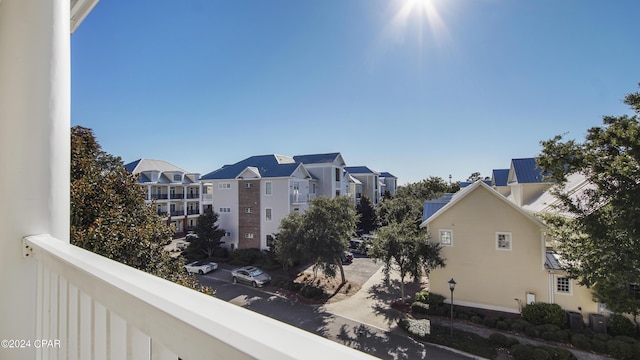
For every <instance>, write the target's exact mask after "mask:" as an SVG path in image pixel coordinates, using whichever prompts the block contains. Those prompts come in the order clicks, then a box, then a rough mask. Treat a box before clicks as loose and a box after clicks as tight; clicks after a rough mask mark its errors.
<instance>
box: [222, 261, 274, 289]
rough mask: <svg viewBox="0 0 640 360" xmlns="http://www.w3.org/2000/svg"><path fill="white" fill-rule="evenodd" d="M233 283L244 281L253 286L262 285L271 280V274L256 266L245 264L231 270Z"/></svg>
mask: <svg viewBox="0 0 640 360" xmlns="http://www.w3.org/2000/svg"><path fill="white" fill-rule="evenodd" d="M231 279H232V280H233V283H234V284H236V283H238V282H243V283H246V284H251V286H253V287H259V286H260V287H261V286H264V285H265V284H267V283H268V282H270V281H271V276H269V274H267V273H265V272H264V271H262V270H260V269H258V268H257V267H255V266H245V267H242V268H239V269H235V270H233V271H232V272H231Z"/></svg>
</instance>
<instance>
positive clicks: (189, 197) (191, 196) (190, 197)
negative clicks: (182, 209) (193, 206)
mask: <svg viewBox="0 0 640 360" xmlns="http://www.w3.org/2000/svg"><path fill="white" fill-rule="evenodd" d="M187 199H200V194H187Z"/></svg>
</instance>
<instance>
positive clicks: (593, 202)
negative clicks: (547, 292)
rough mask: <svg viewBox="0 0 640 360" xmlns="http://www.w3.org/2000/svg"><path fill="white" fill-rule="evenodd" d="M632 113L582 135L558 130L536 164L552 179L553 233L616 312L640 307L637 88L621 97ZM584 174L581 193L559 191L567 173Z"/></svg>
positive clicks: (577, 273) (578, 274)
mask: <svg viewBox="0 0 640 360" xmlns="http://www.w3.org/2000/svg"><path fill="white" fill-rule="evenodd" d="M624 102H625V103H626V104H627V105H629V106H630V107H631V108H632V110H633V111H634V112H635V114H634V115H632V116H629V115H622V116H617V117H614V116H605V117H604V118H603V125H602V126H599V127H593V128H591V129H589V130H588V132H587V135H586V138H585V141H584V142H582V143H579V142H577V141H576V140H566V141H565V140H564V139H563V136H561V135H558V136H555V137H554V138H552V139H550V140H546V141H543V142H541V144H542V146H543V150H542V152H541V154H540V156H539V157H538V159H537V161H538V165H539V166H540V168H542V170H543V171H544V173H546V174H548V178H550V179H551V180H553V181H555V182H556V183H557V184H558V185H559V186H557V187H556V190H555V194H556V196H558V198H559V199H560V202H561V204H560V206H559V208H560V209H561V210H562V211H563V212H564V213H566V214H568V216H566V217H562V216H547V217H546V219H545V220H546V221H547V223H548V224H549V227H550V233H551V235H552V236H553V238H555V240H556V241H557V249H558V251H559V253H560V254H561V255H562V257H563V258H564V260H565V261H566V263H567V271H568V273H569V274H570V276H571V277H574V278H577V279H578V280H579V283H580V284H582V285H585V286H588V287H591V288H592V289H593V291H594V296H595V297H596V298H598V299H599V300H600V301H601V302H605V303H607V306H608V307H609V309H611V310H613V311H616V312H629V313H632V314H637V313H638V310H640V287H639V286H640V231H639V229H640V186H639V184H640V123H639V122H638V120H639V119H638V114H639V113H640V93H637V92H636V93H633V94H629V95H627V96H626V97H625V101H624ZM572 174H583V175H584V176H585V177H586V180H587V182H588V183H589V186H587V187H586V189H585V190H583V191H582V192H580V193H577V194H569V193H565V192H563V190H562V188H563V187H562V185H563V184H565V183H566V181H567V177H568V176H570V175H572Z"/></svg>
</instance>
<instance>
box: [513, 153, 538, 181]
mask: <svg viewBox="0 0 640 360" xmlns="http://www.w3.org/2000/svg"><path fill="white" fill-rule="evenodd" d="M511 164H512V166H513V171H514V172H515V175H516V179H517V180H518V183H520V184H530V183H540V182H542V169H540V168H539V167H538V166H537V164H536V159H535V158H526V159H513V160H511Z"/></svg>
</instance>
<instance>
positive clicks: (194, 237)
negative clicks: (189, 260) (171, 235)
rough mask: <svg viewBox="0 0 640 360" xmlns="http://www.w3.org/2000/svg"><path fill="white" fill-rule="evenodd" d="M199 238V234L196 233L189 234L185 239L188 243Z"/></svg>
mask: <svg viewBox="0 0 640 360" xmlns="http://www.w3.org/2000/svg"><path fill="white" fill-rule="evenodd" d="M197 238H198V234H195V233H188V234H187V236H186V237H185V238H184V239H185V240H186V241H191V240H194V239H197Z"/></svg>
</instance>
